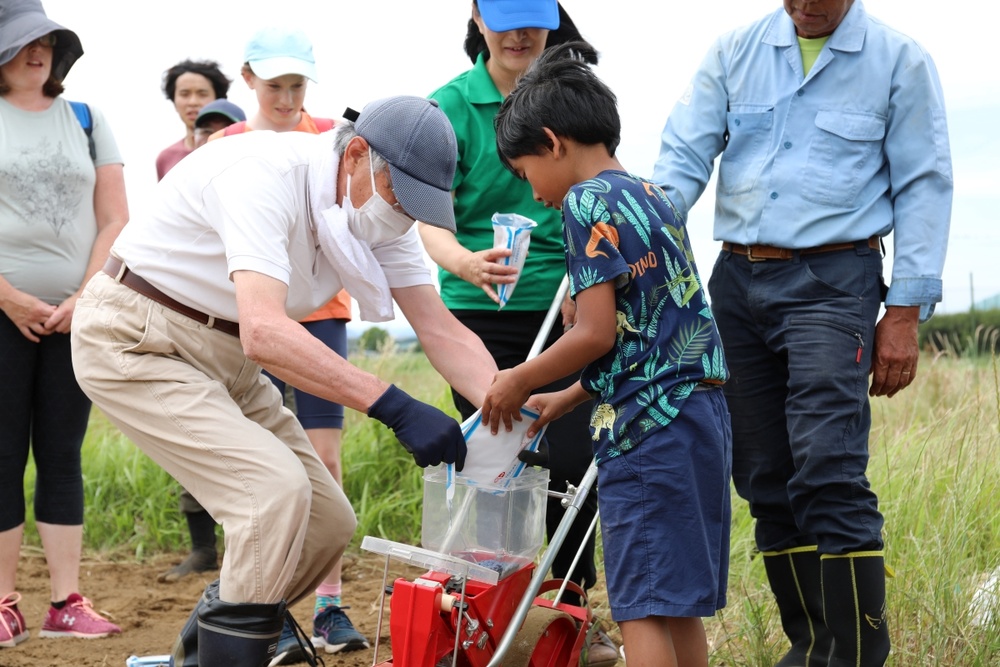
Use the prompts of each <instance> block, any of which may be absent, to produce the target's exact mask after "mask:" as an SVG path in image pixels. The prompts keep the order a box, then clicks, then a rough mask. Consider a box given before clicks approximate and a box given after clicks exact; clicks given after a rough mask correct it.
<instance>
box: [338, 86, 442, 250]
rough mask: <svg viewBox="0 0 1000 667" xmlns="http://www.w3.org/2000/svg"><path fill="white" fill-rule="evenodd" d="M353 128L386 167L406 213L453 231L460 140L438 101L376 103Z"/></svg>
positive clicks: (396, 99)
mask: <svg viewBox="0 0 1000 667" xmlns="http://www.w3.org/2000/svg"><path fill="white" fill-rule="evenodd" d="M354 128H355V130H356V131H357V133H358V135H359V136H361V137H362V138H363V139H364V140H365V141H367V142H368V143H369V144H370V145H371V146H372V148H374V149H375V151H376V152H378V153H379V155H381V156H382V157H384V158H385V159H386V161H387V162H388V163H389V176H390V177H391V178H392V191H393V192H394V193H395V194H396V198H397V199H398V200H399V203H400V204H402V205H403V208H404V209H406V212H407V213H408V214H410V215H411V216H413V217H414V218H416V219H417V220H420V221H421V222H426V223H427V224H429V225H434V226H435V227H441V228H442V229H447V230H448V231H450V232H454V231H455V210H454V208H453V206H452V200H451V186H452V183H453V182H454V181H455V169H456V166H457V162H458V142H457V141H456V140H455V131H454V130H453V129H452V127H451V122H450V121H449V120H448V117H447V116H445V115H444V112H443V111H441V109H439V108H438V105H437V102H435V101H434V100H428V99H425V98H423V97H415V96H409V95H401V96H398V97H386V98H383V99H380V100H375V101H374V102H370V103H369V104H368V105H367V106H365V108H364V109H363V110H362V111H361V114H360V115H359V116H358V119H357V121H355V124H354Z"/></svg>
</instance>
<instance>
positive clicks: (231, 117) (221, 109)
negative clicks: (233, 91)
mask: <svg viewBox="0 0 1000 667" xmlns="http://www.w3.org/2000/svg"><path fill="white" fill-rule="evenodd" d="M209 116H222V117H223V118H225V119H226V120H228V121H229V122H230V123H239V122H240V121H244V120H246V119H247V115H246V114H245V113H243V109H241V108H239V107H238V106H236V105H235V104H233V103H232V102H230V101H229V100H226V99H221V100H212V101H211V102H209V103H208V104H206V105H205V106H203V107H202V108H201V111H199V112H198V117H197V118H196V119H195V121H194V126H195V127H201V126H202V125H203V123H202V121H204V120H205V119H206V118H208V117H209Z"/></svg>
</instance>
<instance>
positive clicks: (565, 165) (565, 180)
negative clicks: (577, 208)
mask: <svg viewBox="0 0 1000 667" xmlns="http://www.w3.org/2000/svg"><path fill="white" fill-rule="evenodd" d="M509 162H510V166H511V167H513V168H514V171H515V172H516V173H517V175H518V176H520V177H521V178H523V179H524V180H526V181H528V182H529V183H531V191H532V194H533V195H534V197H535V201H537V202H541V203H542V204H545V206H546V208H554V209H557V210H561V209H562V202H563V199H564V198H565V197H566V193H567V192H569V189H570V188H571V187H573V186H574V185H576V183H577V179H576V177H575V173H574V172H573V170H572V165H571V164H570V161H569V160H567V159H566V157H565V154H563V155H561V156H559V155H557V154H556V153H554V152H553V151H552V150H551V149H548V148H546V149H544V152H543V153H542V154H541V155H522V156H521V157H518V158H514V159H512V160H509Z"/></svg>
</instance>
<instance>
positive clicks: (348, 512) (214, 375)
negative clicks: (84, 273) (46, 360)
mask: <svg viewBox="0 0 1000 667" xmlns="http://www.w3.org/2000/svg"><path fill="white" fill-rule="evenodd" d="M72 343H73V366H74V369H75V372H76V376H77V379H78V380H79V382H80V386H81V387H82V388H83V390H84V392H86V394H87V395H88V396H89V397H90V398H91V399H92V400H93V401H94V404H95V405H97V406H98V407H99V408H100V409H101V410H102V411H103V412H104V413H105V414H106V415H107V417H108V418H109V419H110V420H111V421H112V422H113V423H114V424H115V425H117V426H118V428H120V429H121V430H122V432H123V433H124V434H125V435H126V436H128V437H129V438H131V439H132V441H133V442H135V444H136V445H138V447H139V448H140V449H141V450H142V451H143V452H145V453H146V454H147V455H149V457H150V458H151V459H153V460H154V461H156V463H158V464H159V465H161V466H163V468H164V469H165V470H166V471H167V472H169V473H170V474H171V475H173V477H174V478H175V479H177V481H178V482H180V483H181V485H182V486H183V487H184V488H186V489H188V490H189V491H190V492H191V493H192V495H194V497H195V498H197V499H198V502H200V503H201V504H202V505H203V506H204V507H205V509H206V510H208V512H209V513H210V514H211V515H212V516H213V517H214V518H215V520H216V521H218V522H219V523H221V524H222V526H223V529H224V531H225V540H226V552H225V558H224V559H223V563H222V572H221V583H220V592H219V595H220V597H221V599H222V600H223V601H224V602H231V603H237V602H258V603H276V602H278V601H280V600H287V601H288V602H289V604H292V603H294V602H296V601H298V600H299V599H301V598H303V597H305V596H306V595H308V594H309V593H310V592H311V591H312V589H313V588H315V587H316V586H317V585H318V584H319V583H320V582H321V581H322V580H323V578H324V576H325V575H326V574H327V572H328V571H329V570H330V568H331V567H332V566H333V564H334V563H335V562H336V561H337V560H338V559H339V558H340V556H341V554H342V553H343V550H344V548H345V547H346V546H347V543H348V542H349V541H350V539H351V536H352V534H353V533H354V529H355V527H356V525H357V522H356V519H355V517H354V511H353V510H352V509H351V505H350V503H349V502H348V501H347V498H346V497H345V496H344V494H343V492H342V491H341V490H340V487H339V486H338V485H337V483H336V482H335V481H334V480H333V477H332V476H331V475H330V473H329V471H328V470H327V469H326V466H324V465H323V463H322V462H321V461H320V459H319V458H318V457H317V456H316V453H315V452H314V451H313V448H312V446H311V445H310V443H309V440H308V439H307V438H306V434H305V431H303V429H302V427H301V426H300V425H299V423H298V420H296V418H295V416H294V415H293V414H292V413H291V412H289V411H288V410H287V409H285V408H284V407H283V406H282V401H281V396H280V395H279V394H278V391H277V389H275V387H274V385H273V384H272V382H271V381H270V380H269V379H267V378H266V377H265V376H263V375H262V374H261V372H260V370H261V369H260V366H258V365H257V364H255V363H253V362H252V361H250V360H249V359H247V357H246V355H244V353H243V348H242V347H241V345H240V341H239V339H237V338H235V337H233V336H230V335H228V334H225V333H222V332H221V331H216V330H214V329H209V328H207V327H205V326H203V325H201V324H199V323H198V322H196V321H194V320H192V319H190V318H188V317H186V316H184V315H181V314H180V313H177V312H174V311H172V310H170V309H168V308H166V307H164V306H161V305H160V304H158V303H156V302H154V301H151V300H150V299H148V298H146V297H144V296H142V295H141V294H139V293H137V292H134V291H132V290H131V289H130V288H128V287H126V286H124V285H120V284H118V283H117V282H115V280H114V279H112V278H110V277H109V276H107V275H105V274H104V273H98V274H97V275H96V276H95V277H94V278H93V279H92V280H91V281H90V283H89V284H88V285H87V288H86V290H85V291H84V293H83V296H82V297H81V298H80V299H79V301H78V302H77V305H76V311H75V314H74V316H73V330H72Z"/></svg>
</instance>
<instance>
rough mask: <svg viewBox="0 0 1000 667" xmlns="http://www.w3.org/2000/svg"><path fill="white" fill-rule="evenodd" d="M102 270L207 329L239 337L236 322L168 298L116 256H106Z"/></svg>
mask: <svg viewBox="0 0 1000 667" xmlns="http://www.w3.org/2000/svg"><path fill="white" fill-rule="evenodd" d="M103 271H104V273H106V274H108V275H109V276H111V277H112V278H114V279H115V280H117V281H118V282H120V283H121V284H122V285H125V286H126V287H129V288H131V289H133V290H135V291H136V292H138V293H139V294H141V295H143V296H144V297H147V298H149V299H152V300H153V301H155V302H156V303H159V304H161V305H164V306H166V307H167V308H169V309H170V310H173V311H176V312H178V313H180V314H181V315H187V316H188V317H190V318H191V319H192V320H195V321H196V322H200V323H201V324H204V325H205V326H207V327H208V328H209V329H218V330H219V331H221V332H222V333H227V334H229V335H230V336H236V337H237V338H239V337H240V325H239V324H238V323H236V322H230V321H229V320H223V319H221V318H218V317H212V316H211V315H206V314H205V313H203V312H201V311H200V310H195V309H194V308H191V307H190V306H185V305H184V304H183V303H181V302H180V301H177V300H175V299H172V298H170V297H169V296H167V295H166V294H164V293H163V292H161V291H160V290H158V289H156V288H155V287H153V286H152V285H150V284H149V283H148V282H146V281H145V280H144V279H143V278H142V277H141V276H138V275H136V274H135V273H132V270H131V269H129V268H128V267H127V266H126V267H124V268H122V261H121V260H120V259H118V258H117V257H108V261H107V262H105V263H104V269H103ZM119 272H121V275H120V276H119V275H118V273H119Z"/></svg>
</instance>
